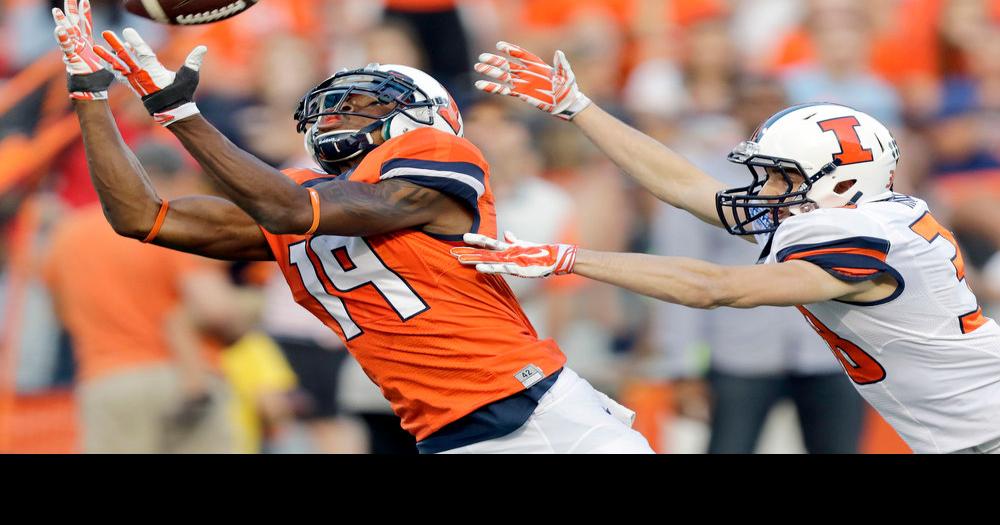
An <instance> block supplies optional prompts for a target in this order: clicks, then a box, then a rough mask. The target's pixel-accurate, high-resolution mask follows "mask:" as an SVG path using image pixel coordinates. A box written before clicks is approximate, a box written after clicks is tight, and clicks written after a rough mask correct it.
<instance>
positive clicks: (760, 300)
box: [451, 232, 896, 308]
mask: <svg viewBox="0 0 1000 525" xmlns="http://www.w3.org/2000/svg"><path fill="white" fill-rule="evenodd" d="M465 242H467V243H469V244H471V245H473V246H477V247H476V248H473V247H459V248H452V250H451V253H452V255H454V256H455V257H456V258H457V259H458V260H459V262H461V263H462V264H467V265H475V266H476V269H477V270H479V271H480V272H483V273H504V274H509V275H517V276H519V277H548V276H551V275H561V274H567V273H575V274H577V275H582V276H584V277H587V278H590V279H594V280H597V281H601V282H605V283H608V284H612V285H615V286H618V287H621V288H625V289H628V290H631V291H633V292H636V293H640V294H642V295H646V296H649V297H653V298H656V299H659V300H661V301H667V302H669V303H674V304H680V305H684V306H690V307H693V308H717V307H719V306H729V307H733V308H753V307H755V306H765V305H769V306H793V305H803V304H811V303H817V302H821V301H827V300H830V299H845V300H851V301H860V302H870V301H876V300H879V299H883V298H885V297H888V296H889V295H890V294H891V293H892V292H893V291H894V290H895V289H896V282H895V280H894V279H893V278H892V277H889V276H882V277H879V278H876V279H873V280H869V281H861V282H847V281H843V280H840V279H838V278H836V277H834V276H832V275H830V274H829V273H827V272H826V270H824V269H822V268H820V267H819V266H817V265H815V264H812V263H810V262H806V261H801V260H794V261H788V262H783V263H778V264H762V265H755V266H720V265H718V264H713V263H709V262H706V261H701V260H698V259H690V258H686V257H661V256H655V255H645V254H637V253H611V252H595V251H589V250H580V249H578V248H577V247H576V246H573V245H567V244H535V243H531V242H527V241H521V240H518V239H516V238H514V237H513V235H511V234H510V233H509V232H508V233H507V234H506V235H505V240H504V241H499V240H495V239H491V238H489V237H485V236H482V235H475V234H467V235H466V236H465Z"/></svg>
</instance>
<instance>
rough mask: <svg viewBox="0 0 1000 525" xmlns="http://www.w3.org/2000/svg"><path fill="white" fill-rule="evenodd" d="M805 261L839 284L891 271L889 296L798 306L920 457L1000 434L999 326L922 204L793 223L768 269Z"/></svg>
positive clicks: (901, 201) (887, 204)
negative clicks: (870, 300) (837, 279)
mask: <svg viewBox="0 0 1000 525" xmlns="http://www.w3.org/2000/svg"><path fill="white" fill-rule="evenodd" d="M796 259H800V260H805V261H809V262H811V263H813V264H816V265H818V266H820V267H822V268H824V269H826V270H827V271H828V272H830V273H832V274H834V275H837V276H838V277H840V278H841V279H844V280H860V279H872V278H875V277H877V276H879V275H884V274H888V275H891V276H892V277H893V278H895V280H896V281H897V283H898V287H897V288H896V290H895V292H893V294H892V295H890V296H889V297H887V298H885V299H883V300H880V301H876V302H873V303H868V304H863V303H850V302H845V301H837V300H834V301H826V302H822V303H815V304H810V305H807V306H805V307H800V310H801V311H802V313H803V314H804V315H805V316H806V318H807V319H808V320H809V322H810V324H812V326H813V328H815V329H816V331H817V332H818V333H819V334H820V336H822V337H823V339H825V340H826V342H827V343H828V344H829V345H830V347H831V349H832V350H833V352H834V354H835V355H836V357H837V359H839V360H840V362H841V363H842V364H843V365H844V369H845V370H846V371H847V375H848V376H850V378H851V380H852V381H853V382H854V384H855V386H856V387H857V389H858V391H859V392H860V393H861V395H862V396H864V398H865V399H866V400H867V401H868V402H869V403H871V405H872V406H873V407H875V409H876V410H878V412H879V413H880V414H881V415H882V417H884V418H885V419H886V421H888V422H889V424H891V425H892V426H893V428H895V429H896V431H897V432H898V433H899V435H900V436H902V438H903V439H904V440H905V441H906V443H907V444H908V445H909V446H910V448H912V449H913V451H914V452H918V453H943V452H954V451H958V450H960V449H965V448H970V447H974V446H977V445H981V444H983V443H986V442H988V441H990V440H993V439H996V438H997V437H1000V327H998V326H997V323H996V322H995V321H994V320H992V319H989V318H986V317H984V316H983V313H982V309H981V308H980V307H979V305H978V304H977V302H976V298H975V296H974V295H973V294H972V292H971V291H970V290H969V287H968V286H967V285H966V283H965V265H964V262H963V259H962V254H961V252H960V251H959V249H958V246H957V245H956V243H955V239H954V237H953V236H952V234H951V233H950V232H949V231H948V230H946V229H944V228H943V227H942V226H941V225H940V224H939V223H938V222H937V221H936V220H935V219H934V217H933V216H932V215H931V214H930V213H929V211H928V209H927V204H926V203H924V202H923V201H921V200H919V199H915V198H912V197H908V196H904V195H899V194H893V195H891V196H890V197H889V198H887V199H884V200H879V201H875V202H867V203H863V204H859V205H857V207H845V208H820V209H816V210H813V211H811V212H808V213H803V214H800V215H794V216H791V217H789V218H787V219H785V220H784V221H782V222H781V224H780V226H779V227H778V229H777V231H776V232H775V234H774V239H773V242H772V246H771V251H770V255H768V258H767V262H771V263H773V262H784V261H790V260H796Z"/></svg>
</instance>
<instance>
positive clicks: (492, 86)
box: [476, 80, 511, 95]
mask: <svg viewBox="0 0 1000 525" xmlns="http://www.w3.org/2000/svg"><path fill="white" fill-rule="evenodd" d="M476 89H478V90H480V91H485V92H486V93H494V94H497V95H510V94H511V91H510V88H509V87H507V86H504V85H501V84H497V83H496V82H487V81H485V80H477V81H476Z"/></svg>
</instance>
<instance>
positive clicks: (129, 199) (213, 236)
mask: <svg viewBox="0 0 1000 525" xmlns="http://www.w3.org/2000/svg"><path fill="white" fill-rule="evenodd" d="M64 7H65V10H62V9H58V8H56V9H53V10H52V17H53V20H54V21H55V26H56V27H55V36H56V40H57V41H58V43H59V47H60V48H61V49H62V51H63V55H64V58H65V60H64V61H65V63H66V72H67V74H68V84H69V91H70V98H71V99H73V101H74V103H73V104H74V108H75V110H76V114H77V117H78V118H79V121H80V129H81V131H82V133H83V145H84V148H85V150H86V153H87V164H88V167H89V169H90V177H91V180H92V181H93V183H94V188H95V189H96V190H97V194H98V197H99V198H100V200H101V205H102V207H103V209H104V214H105V216H106V217H107V218H108V221H109V222H110V223H111V226H112V227H113V228H114V229H115V231H117V232H118V233H120V234H121V235H125V236H128V237H133V238H136V239H148V238H149V237H150V236H151V233H152V230H153V229H154V227H155V224H156V223H157V222H158V221H157V219H158V217H159V218H160V220H159V223H160V225H161V227H160V231H159V235H158V236H156V237H155V240H154V242H155V243H156V244H160V245H162V246H167V247H170V248H174V249H177V250H182V251H187V252H191V253H196V254H199V255H205V256H208V257H215V258H219V259H259V260H264V259H269V258H270V257H271V255H270V252H269V251H268V247H267V244H266V242H265V239H264V236H263V234H262V233H261V232H260V230H259V229H258V228H257V226H256V224H255V223H254V222H253V220H252V219H250V217H249V216H247V215H246V214H245V213H243V212H242V211H241V210H240V209H239V208H237V207H236V206H234V205H233V204H232V203H230V202H227V201H225V200H222V199H217V198H214V197H188V198H183V199H178V200H176V201H174V202H172V203H170V205H169V206H167V207H166V208H164V206H163V201H162V200H161V199H160V198H159V196H158V195H157V194H156V190H155V188H153V185H152V184H151V183H150V182H149V178H148V177H147V176H146V172H145V170H143V168H142V165H141V164H139V161H138V160H137V159H136V158H135V155H134V154H133V153H132V151H131V150H129V149H128V147H127V146H126V145H125V142H124V141H123V140H122V137H121V134H120V133H119V132H118V127H117V126H116V125H115V121H114V119H113V118H112V116H111V110H110V109H109V108H108V104H107V89H108V87H109V85H110V84H111V82H112V80H113V78H114V76H113V75H112V74H111V73H110V72H108V71H106V70H105V69H104V63H103V62H102V60H101V58H99V56H98V53H97V49H96V48H95V46H94V42H93V36H92V25H91V19H90V2H89V1H88V0H83V1H82V2H80V3H79V4H78V3H77V1H76V0H66V3H65V6H64ZM102 51H103V50H102ZM105 53H107V52H106V51H105ZM164 209H165V211H166V213H165V214H163V215H162V217H161V210H164Z"/></svg>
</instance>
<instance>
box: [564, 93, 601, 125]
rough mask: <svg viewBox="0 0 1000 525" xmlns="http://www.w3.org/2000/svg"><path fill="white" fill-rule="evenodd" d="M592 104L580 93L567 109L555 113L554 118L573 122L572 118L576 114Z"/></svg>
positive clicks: (588, 98)
mask: <svg viewBox="0 0 1000 525" xmlns="http://www.w3.org/2000/svg"><path fill="white" fill-rule="evenodd" d="M592 103H593V101H592V100H590V97H588V96H587V95H584V94H583V93H580V94H579V95H578V96H577V97H576V100H574V101H573V103H572V104H570V105H569V107H567V108H566V109H564V110H562V111H561V112H559V113H556V116H557V117H559V118H561V119H563V120H573V117H575V116H576V114H577V113H579V112H581V111H583V110H585V109H587V108H588V107H589V106H590V105H591V104H592Z"/></svg>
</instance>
